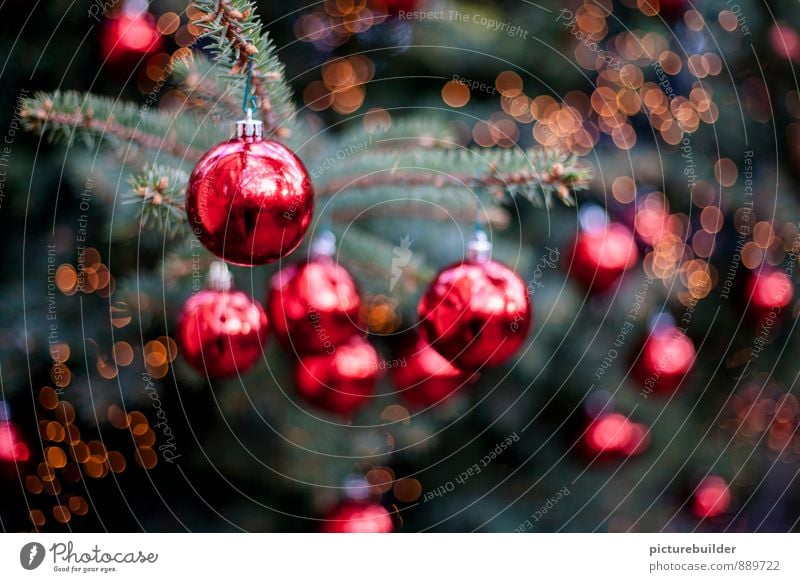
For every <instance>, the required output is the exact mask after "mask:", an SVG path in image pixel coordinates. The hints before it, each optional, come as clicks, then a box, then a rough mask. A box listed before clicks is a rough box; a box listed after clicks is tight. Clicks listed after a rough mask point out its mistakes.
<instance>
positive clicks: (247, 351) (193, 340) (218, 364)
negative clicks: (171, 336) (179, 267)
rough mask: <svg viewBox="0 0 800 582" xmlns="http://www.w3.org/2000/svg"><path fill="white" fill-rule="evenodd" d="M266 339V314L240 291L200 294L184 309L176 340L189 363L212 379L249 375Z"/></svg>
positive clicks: (189, 301)
mask: <svg viewBox="0 0 800 582" xmlns="http://www.w3.org/2000/svg"><path fill="white" fill-rule="evenodd" d="M266 338H267V315H266V313H265V312H264V308H263V307H261V305H260V304H259V303H256V302H255V301H253V300H252V299H251V298H250V297H249V296H248V295H246V294H245V293H242V292H241V291H214V290H206V291H200V292H199V293H197V294H196V295H194V296H193V297H191V298H190V299H189V300H188V301H187V302H186V304H185V305H184V307H183V311H182V313H181V316H180V320H179V321H178V333H177V340H178V343H179V345H180V348H181V352H182V353H183V356H184V357H185V358H186V361H187V362H189V364H190V365H191V366H192V367H193V368H194V369H196V370H197V371H198V372H200V373H202V374H208V376H209V377H211V378H225V377H229V376H235V375H236V374H237V372H238V373H239V374H243V373H245V372H247V371H248V370H249V369H250V368H251V367H252V366H253V364H255V363H256V362H257V361H258V358H259V357H260V356H261V353H262V346H263V345H264V342H265V341H266Z"/></svg>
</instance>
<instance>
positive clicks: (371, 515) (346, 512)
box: [322, 503, 394, 533]
mask: <svg viewBox="0 0 800 582" xmlns="http://www.w3.org/2000/svg"><path fill="white" fill-rule="evenodd" d="M393 529H394V525H393V524H392V516H391V515H389V512H388V511H386V509H385V508H384V507H383V506H382V505H378V504H377V503H345V504H343V505H340V506H339V507H338V508H337V509H336V510H335V511H334V512H333V513H331V514H330V515H329V516H328V517H326V518H325V521H324V522H323V524H322V532H323V533H391V532H392V530H393Z"/></svg>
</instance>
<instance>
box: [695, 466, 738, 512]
mask: <svg viewBox="0 0 800 582" xmlns="http://www.w3.org/2000/svg"><path fill="white" fill-rule="evenodd" d="M732 498H733V496H732V495H731V490H730V488H729V487H728V483H727V482H726V481H725V479H723V478H722V477H719V476H717V475H710V476H708V477H706V478H705V479H703V480H702V481H701V482H700V483H699V484H698V485H697V489H696V490H695V492H694V496H693V497H692V513H694V514H695V515H696V516H697V517H699V518H711V517H717V516H718V515H722V514H723V513H725V512H726V511H728V508H729V507H730V506H731V500H732Z"/></svg>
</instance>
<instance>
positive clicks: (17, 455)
mask: <svg viewBox="0 0 800 582" xmlns="http://www.w3.org/2000/svg"><path fill="white" fill-rule="evenodd" d="M29 458H30V450H29V449H28V445H26V444H25V443H24V442H22V440H21V439H20V436H19V432H18V431H17V427H16V426H14V424H12V423H11V422H8V421H5V420H4V421H0V462H1V461H10V462H18V461H27V460H28V459H29Z"/></svg>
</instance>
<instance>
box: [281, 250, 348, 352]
mask: <svg viewBox="0 0 800 582" xmlns="http://www.w3.org/2000/svg"><path fill="white" fill-rule="evenodd" d="M360 308H361V297H360V296H359V293H358V287H356V284H355V281H353V278H352V277H351V276H350V273H348V272H347V270H346V269H345V268H344V267H342V266H341V265H339V264H338V263H336V262H335V261H334V260H333V259H331V258H328V257H322V258H319V259H312V260H309V261H306V262H303V263H298V264H294V265H288V266H287V267H284V268H283V269H281V270H280V271H279V272H278V273H277V274H276V275H275V276H274V277H273V278H272V281H271V282H270V291H269V298H268V299H267V310H268V313H269V318H270V322H271V326H272V329H273V331H274V332H275V336H276V337H277V338H278V341H280V342H281V344H282V345H283V346H284V347H285V348H286V349H288V350H289V351H291V352H293V353H298V354H311V353H317V354H322V353H328V354H332V353H333V352H334V351H335V350H336V346H338V345H340V344H342V343H343V342H346V341H347V340H348V339H349V338H350V337H351V336H352V335H353V334H354V333H357V332H358V331H359V330H358V321H359V316H358V313H359V309H360Z"/></svg>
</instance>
